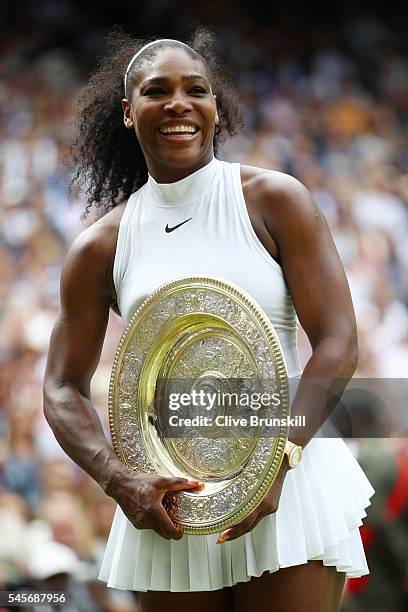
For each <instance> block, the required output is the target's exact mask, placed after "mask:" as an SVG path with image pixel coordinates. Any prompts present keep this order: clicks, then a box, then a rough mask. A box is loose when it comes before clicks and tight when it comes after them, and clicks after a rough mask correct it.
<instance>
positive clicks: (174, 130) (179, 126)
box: [159, 120, 200, 142]
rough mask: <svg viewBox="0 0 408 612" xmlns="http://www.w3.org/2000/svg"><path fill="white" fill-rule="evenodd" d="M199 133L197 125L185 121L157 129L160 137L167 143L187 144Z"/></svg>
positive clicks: (171, 123)
mask: <svg viewBox="0 0 408 612" xmlns="http://www.w3.org/2000/svg"><path fill="white" fill-rule="evenodd" d="M199 131H200V128H199V127H198V125H197V124H195V123H191V122H190V121H185V120H184V121H183V122H180V121H178V122H177V123H175V122H169V123H165V124H163V125H161V126H160V128H159V133H160V136H161V137H162V138H165V139H166V140H168V141H169V142H188V141H190V140H193V139H194V138H195V136H196V135H197V134H198V132H199Z"/></svg>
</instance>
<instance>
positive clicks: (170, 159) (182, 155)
mask: <svg viewBox="0 0 408 612" xmlns="http://www.w3.org/2000/svg"><path fill="white" fill-rule="evenodd" d="M201 157H202V151H192V150H188V149H184V150H182V149H180V150H178V151H176V150H175V151H169V152H167V153H166V155H163V156H161V163H162V164H163V165H164V166H173V167H176V166H178V167H180V166H185V167H188V166H191V165H193V164H195V163H197V161H198V160H199V159H201Z"/></svg>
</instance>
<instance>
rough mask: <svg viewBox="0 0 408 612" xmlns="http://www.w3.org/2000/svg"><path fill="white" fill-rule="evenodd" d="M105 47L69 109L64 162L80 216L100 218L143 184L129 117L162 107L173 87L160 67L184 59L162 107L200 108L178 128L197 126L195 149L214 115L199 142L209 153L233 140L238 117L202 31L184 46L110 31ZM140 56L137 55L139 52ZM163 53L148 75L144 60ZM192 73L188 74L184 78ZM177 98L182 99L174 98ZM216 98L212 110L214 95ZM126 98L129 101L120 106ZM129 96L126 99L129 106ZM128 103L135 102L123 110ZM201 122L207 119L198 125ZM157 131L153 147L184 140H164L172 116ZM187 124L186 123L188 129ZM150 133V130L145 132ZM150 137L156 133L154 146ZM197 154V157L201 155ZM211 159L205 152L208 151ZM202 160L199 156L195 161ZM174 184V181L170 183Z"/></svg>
mask: <svg viewBox="0 0 408 612" xmlns="http://www.w3.org/2000/svg"><path fill="white" fill-rule="evenodd" d="M108 43H109V46H110V49H111V53H110V54H109V55H108V56H107V57H106V58H105V59H104V60H103V62H102V63H101V65H100V67H99V69H98V70H97V71H96V72H95V73H94V74H93V76H91V78H90V80H89V82H88V84H87V85H86V86H85V87H84V88H83V90H82V92H81V94H80V97H79V99H78V103H77V109H76V117H77V137H76V140H75V142H74V143H73V145H72V146H71V150H70V155H69V157H68V159H67V162H68V165H69V167H70V168H71V170H72V171H73V173H74V180H73V184H72V187H73V188H74V190H75V188H76V187H80V188H81V187H82V188H85V189H86V192H87V194H88V205H87V207H86V211H85V215H84V216H86V215H87V214H88V213H89V211H90V209H91V207H92V206H95V207H96V208H97V209H98V211H99V214H100V216H102V215H104V214H105V213H106V212H107V211H109V210H111V209H112V208H114V207H115V206H116V205H117V204H120V203H121V202H123V201H124V200H127V198H129V196H130V195H131V194H132V193H133V192H134V191H136V190H137V189H138V188H139V187H141V186H142V185H143V184H144V183H145V182H146V180H147V176H148V170H147V165H146V159H145V152H144V149H143V148H142V144H141V142H140V138H143V133H145V132H146V130H143V122H140V121H139V122H138V123H136V125H137V126H138V127H137V129H138V130H139V131H136V130H133V125H134V121H133V118H134V115H133V116H132V112H133V113H135V112H138V113H139V112H142V113H146V112H147V115H146V119H147V120H148V118H149V113H154V109H155V108H157V106H158V105H160V104H162V102H163V99H165V98H166V95H167V97H168V96H169V93H170V91H172V90H173V89H174V87H178V84H176V83H174V82H170V80H169V75H168V71H167V68H168V67H169V66H171V67H172V68H173V67H174V66H178V63H179V61H182V60H183V58H184V59H186V58H189V59H190V60H192V61H190V62H189V63H188V70H187V72H183V71H180V74H179V75H175V76H177V78H179V77H181V82H180V86H181V87H180V90H179V91H178V92H177V96H178V99H177V97H176V99H174V100H172V101H171V102H170V107H169V106H167V108H168V110H169V111H170V112H171V107H173V108H175V110H176V111H177V109H178V108H179V104H180V101H181V103H182V104H185V103H186V100H187V101H188V100H190V104H191V103H194V105H197V106H198V107H199V108H200V112H199V113H197V117H196V121H199V123H195V122H194V121H193V122H192V119H191V118H190V117H189V118H188V119H187V118H186V117H185V115H186V113H184V114H183V113H182V114H181V115H180V116H181V117H184V118H185V121H184V123H183V125H184V127H188V129H189V130H191V127H194V128H197V132H200V134H198V135H197V143H196V145H198V144H199V143H200V144H201V145H202V144H204V147H205V143H201V138H202V137H203V134H204V128H205V127H206V126H205V121H207V126H208V120H209V119H210V118H211V117H212V118H213V119H214V118H215V117H217V122H216V125H215V126H212V128H211V131H212V132H213V137H212V139H211V137H210V133H208V132H207V133H206V134H204V135H205V136H206V139H207V140H206V144H207V146H208V145H209V147H210V149H211V150H213V152H214V153H215V154H216V153H217V151H218V146H219V144H220V143H221V142H223V141H224V140H225V139H226V138H227V137H230V136H234V135H235V134H237V133H238V132H239V131H240V130H242V128H243V116H242V113H241V111H240V107H239V104H238V102H237V96H236V94H235V91H234V90H233V88H232V87H231V85H230V82H229V80H228V78H227V77H226V74H225V67H224V66H223V64H222V63H221V62H220V61H218V60H217V58H216V55H215V53H214V47H215V40H214V37H213V36H212V35H211V34H210V33H209V32H208V30H207V29H205V28H198V29H197V30H196V32H195V34H194V35H193V37H192V38H191V40H190V41H189V44H188V45H186V44H184V43H181V42H179V41H174V40H171V41H168V40H162V41H146V40H141V39H134V38H132V37H131V36H129V35H127V34H125V33H123V32H121V31H118V30H115V31H113V32H112V33H111V34H110V36H109V38H108ZM142 49H143V52H142V53H141V54H140V55H139V53H140V52H141V51H142ZM161 49H169V50H171V51H172V56H170V57H169V59H168V61H167V66H163V72H162V73H161V74H160V75H159V74H158V73H157V68H156V73H151V72H149V68H150V67H151V65H152V60H153V59H154V58H156V56H157V53H158V51H160V50H161ZM192 73H193V74H192ZM182 94H183V95H182ZM213 94H214V96H215V94H216V104H215V99H214V96H213ZM128 97H129V98H130V99H129V100H128ZM133 97H134V100H133ZM131 102H133V103H134V104H137V110H136V108H135V107H134V108H133V111H132V110H131ZM122 107H123V109H124V110H125V116H126V121H125V124H126V127H129V128H131V129H130V130H124V129H123V113H122ZM206 118H207V119H206ZM162 121H164V125H162V126H156V130H158V129H159V128H160V127H161V128H162V132H163V134H162V136H163V138H162V139H161V141H159V142H162V143H164V142H168V143H170V142H172V141H173V142H174V140H175V139H177V142H180V141H183V139H184V138H192V137H191V136H185V135H184V136H183V137H182V138H181V137H180V136H178V135H177V136H176V135H175V134H171V135H170V134H169V135H168V136H167V138H166V140H165V134H164V133H165V132H166V127H167V128H170V127H174V126H175V128H176V130H179V129H180V128H182V127H183V125H180V117H177V120H176V122H174V117H168V116H167V117H166V118H165V119H164V118H163V117H162ZM192 123H193V125H192ZM147 126H149V129H151V126H150V124H147V125H146V126H145V127H146V129H147ZM157 139H158V134H157V133H156V142H157ZM145 147H147V148H148V150H150V152H151V153H153V156H154V157H156V156H155V155H154V151H151V147H150V148H149V144H148V142H146V143H145ZM202 153H204V151H202ZM206 155H207V161H209V159H210V152H209V150H207V151H206ZM211 155H212V153H211ZM203 159H204V155H201V159H200V161H201V163H202V164H204V163H206V162H204V161H203ZM176 166H177V163H175V165H174V166H173V172H174V173H175V174H177V168H176ZM172 180H176V179H172Z"/></svg>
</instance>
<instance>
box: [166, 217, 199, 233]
mask: <svg viewBox="0 0 408 612" xmlns="http://www.w3.org/2000/svg"><path fill="white" fill-rule="evenodd" d="M192 218H193V217H190V218H189V219H186V220H185V221H182V222H181V223H179V224H178V225H175V226H174V227H169V225H168V224H167V225H166V228H165V231H166V234H170V232H174V230H176V229H177V228H178V227H181V226H182V225H184V224H185V223H187V221H191V219H192Z"/></svg>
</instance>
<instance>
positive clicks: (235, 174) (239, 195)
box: [231, 162, 284, 277]
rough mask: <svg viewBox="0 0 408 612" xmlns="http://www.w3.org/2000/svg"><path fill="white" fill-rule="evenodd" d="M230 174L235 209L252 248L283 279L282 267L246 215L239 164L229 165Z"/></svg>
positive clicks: (246, 209) (247, 214)
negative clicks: (260, 238) (235, 204)
mask: <svg viewBox="0 0 408 612" xmlns="http://www.w3.org/2000/svg"><path fill="white" fill-rule="evenodd" d="M231 173H232V182H233V186H234V194H235V199H236V202H237V208H238V212H239V215H240V217H241V221H242V223H243V225H244V228H245V230H246V232H247V234H248V237H249V239H250V240H251V242H252V244H253V246H254V247H255V249H256V250H257V251H258V253H259V254H260V255H262V257H263V258H264V259H265V260H266V261H267V262H268V264H270V265H271V266H272V267H273V268H275V270H276V271H277V272H279V274H281V276H283V277H284V274H283V270H282V267H281V266H280V265H279V264H278V262H277V261H276V260H275V259H274V258H273V257H272V255H271V254H270V253H268V251H267V250H266V249H265V247H264V245H263V244H262V242H261V241H260V240H259V238H258V236H257V235H256V232H255V230H254V228H253V227H252V223H251V219H250V216H249V213H248V208H247V205H246V202H245V198H244V192H243V190H242V183H241V164H239V163H236V162H234V163H232V164H231Z"/></svg>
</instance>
